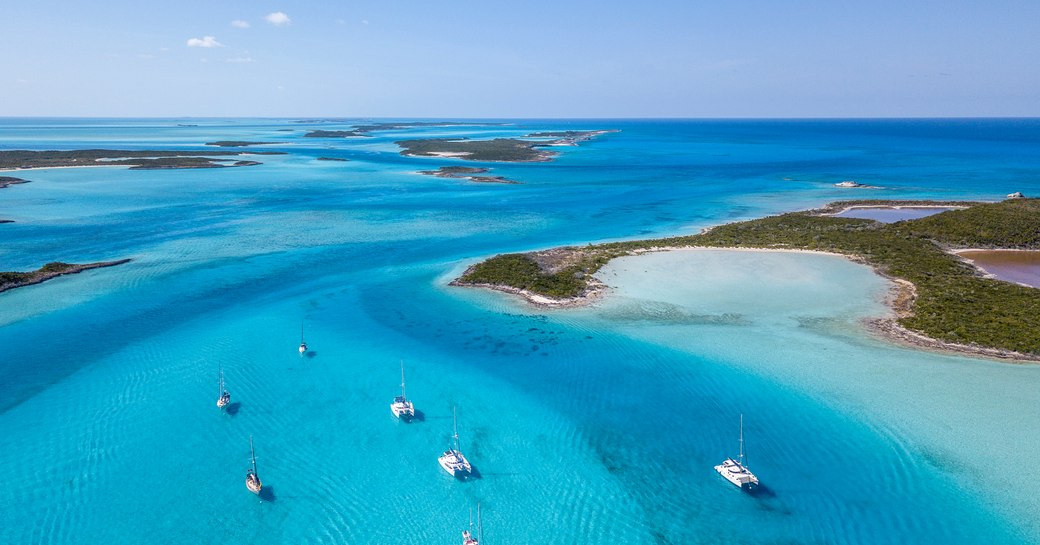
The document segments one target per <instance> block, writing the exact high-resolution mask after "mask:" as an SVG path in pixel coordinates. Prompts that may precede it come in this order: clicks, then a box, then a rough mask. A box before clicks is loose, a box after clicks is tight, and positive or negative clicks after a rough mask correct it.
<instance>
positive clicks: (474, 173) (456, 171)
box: [419, 166, 520, 184]
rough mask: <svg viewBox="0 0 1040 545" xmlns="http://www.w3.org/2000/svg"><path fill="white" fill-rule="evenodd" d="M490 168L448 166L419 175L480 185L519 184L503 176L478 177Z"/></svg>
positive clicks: (423, 171)
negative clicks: (455, 179) (467, 181)
mask: <svg viewBox="0 0 1040 545" xmlns="http://www.w3.org/2000/svg"><path fill="white" fill-rule="evenodd" d="M490 171H491V169H489V168H482V167H461V166H447V167H441V168H439V169H437V170H420V171H419V174H425V175H427V176H436V177H438V178H459V179H462V180H469V181H471V182H478V183H486V184H487V183H490V184H519V183H520V182H517V181H513V180H510V179H508V178H505V177H503V176H478V174H483V173H485V172H490Z"/></svg>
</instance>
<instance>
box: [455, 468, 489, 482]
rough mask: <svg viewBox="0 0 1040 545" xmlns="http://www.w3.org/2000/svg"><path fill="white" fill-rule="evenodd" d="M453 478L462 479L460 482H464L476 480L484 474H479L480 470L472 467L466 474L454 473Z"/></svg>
mask: <svg viewBox="0 0 1040 545" xmlns="http://www.w3.org/2000/svg"><path fill="white" fill-rule="evenodd" d="M455 478H456V479H458V480H460V481H462V482H466V481H477V480H480V479H483V478H484V476H483V475H481V474H480V470H478V469H477V468H473V469H472V470H470V472H469V474H468V475H462V476H458V475H456V476H455Z"/></svg>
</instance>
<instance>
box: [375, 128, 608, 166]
mask: <svg viewBox="0 0 1040 545" xmlns="http://www.w3.org/2000/svg"><path fill="white" fill-rule="evenodd" d="M611 132H617V131H613V130H600V131H564V132H554V133H549V132H545V133H533V134H529V135H527V136H526V137H525V138H555V139H554V140H551V141H548V142H546V141H539V140H524V139H522V138H495V139H492V140H469V139H467V138H461V139H460V138H426V139H417V140H400V141H398V142H395V143H396V144H397V145H398V146H401V147H402V148H404V149H403V150H402V151H401V155H409V156H413V157H453V158H458V159H464V160H467V161H487V162H513V163H526V162H544V161H551V160H552V159H553V157H556V156H557V155H558V153H557V152H555V151H548V150H545V149H542V148H546V147H552V146H576V145H578V143H579V142H584V141H587V140H590V139H592V138H595V137H597V136H600V135H603V134H607V133H611Z"/></svg>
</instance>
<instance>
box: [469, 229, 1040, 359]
mask: <svg viewBox="0 0 1040 545" xmlns="http://www.w3.org/2000/svg"><path fill="white" fill-rule="evenodd" d="M704 251H725V252H746V253H787V254H815V255H827V256H835V257H841V258H844V259H847V260H849V261H852V262H853V263H858V264H862V265H866V266H868V267H870V268H871V269H872V270H873V271H874V274H877V275H878V276H880V277H882V278H885V279H886V280H887V281H888V282H889V283H890V288H889V291H888V294H887V296H886V297H885V304H886V306H887V307H888V308H889V309H890V311H891V314H890V315H889V316H882V317H874V318H869V319H866V320H864V322H863V325H864V327H865V328H866V329H867V330H868V331H870V332H871V333H873V334H875V335H877V336H879V337H882V338H883V339H885V340H887V341H889V342H893V343H896V344H900V345H903V346H911V347H914V348H919V349H924V350H928V351H932V352H940V353H948V354H962V355H969V356H972V357H982V358H987V359H997V360H1002V361H1010V362H1017V363H1036V362H1040V356H1037V355H1032V354H1023V353H1020V352H1013V351H1010V350H1000V349H993V348H985V347H980V346H975V345H966V344H957V343H950V342H946V341H941V340H938V339H933V338H931V337H927V336H925V335H922V334H920V333H917V332H915V331H912V330H909V329H907V328H905V327H903V326H901V325H899V323H898V320H899V319H900V318H903V317H906V316H909V315H911V309H912V307H913V302H914V300H915V298H916V297H917V293H916V287H915V286H914V284H913V283H911V282H909V281H907V280H903V279H900V278H893V277H891V276H889V275H886V274H884V273H883V272H881V271H879V270H878V269H877V268H876V267H873V266H871V265H870V264H869V263H866V261H865V260H863V259H862V258H860V257H858V256H854V255H846V254H839V253H835V252H823V251H816V250H802V249H788V248H747V247H711V246H689V247H656V248H647V249H640V250H635V251H633V252H632V253H631V254H630V255H632V256H639V255H646V254H651V253H660V252H675V253H682V252H704ZM963 251H967V250H960V251H959V252H963ZM450 285H452V286H461V287H476V288H487V289H491V290H495V291H501V292H504V293H510V294H514V295H519V296H520V297H522V298H523V299H524V300H525V301H526V302H527V303H529V304H531V305H533V306H535V307H538V308H545V309H563V308H578V307H583V306H587V305H590V304H592V303H593V302H595V301H597V300H599V299H601V298H603V297H609V293H610V287H611V286H608V285H607V284H605V283H604V282H603V281H602V279H601V278H597V277H593V278H592V280H591V281H590V283H589V288H588V289H586V290H585V292H583V293H582V294H580V295H578V296H576V297H570V298H565V299H555V298H552V297H547V296H544V295H540V294H536V293H533V292H530V291H528V290H522V289H518V288H514V287H512V286H502V285H497V284H460V283H457V282H456V281H452V282H451V283H450Z"/></svg>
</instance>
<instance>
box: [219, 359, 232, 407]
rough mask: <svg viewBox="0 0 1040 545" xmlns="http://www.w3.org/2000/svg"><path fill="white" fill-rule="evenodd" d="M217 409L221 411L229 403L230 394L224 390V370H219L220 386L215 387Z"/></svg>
mask: <svg viewBox="0 0 1040 545" xmlns="http://www.w3.org/2000/svg"><path fill="white" fill-rule="evenodd" d="M217 394H218V397H217V408H218V409H223V408H224V407H227V404H228V403H231V393H230V392H228V391H227V389H225V388H224V368H223V367H221V368H220V384H219V385H218V386H217Z"/></svg>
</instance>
